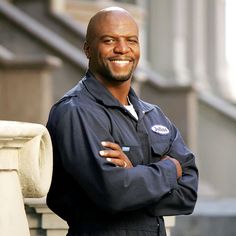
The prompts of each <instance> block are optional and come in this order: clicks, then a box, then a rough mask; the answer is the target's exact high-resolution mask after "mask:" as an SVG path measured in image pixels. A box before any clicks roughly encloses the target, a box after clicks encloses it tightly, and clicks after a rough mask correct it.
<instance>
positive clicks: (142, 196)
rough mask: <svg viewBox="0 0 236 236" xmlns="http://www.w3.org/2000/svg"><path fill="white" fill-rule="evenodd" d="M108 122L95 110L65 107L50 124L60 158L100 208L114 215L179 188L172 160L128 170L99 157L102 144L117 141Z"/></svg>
mask: <svg viewBox="0 0 236 236" xmlns="http://www.w3.org/2000/svg"><path fill="white" fill-rule="evenodd" d="M105 119H107V118H106V117H105V116H104V115H102V114H97V113H96V114H95V113H94V111H93V110H92V109H87V110H86V111H85V110H83V109H82V108H79V107H73V106H70V108H68V106H67V108H66V107H63V106H62V108H59V109H58V108H54V109H53V110H52V111H51V114H50V117H49V121H48V124H47V127H48V129H49V132H50V134H51V137H52V139H53V143H54V152H55V153H57V155H58V156H57V157H56V158H57V159H58V158H59V159H60V161H61V162H62V164H63V166H64V168H65V170H66V172H67V173H69V174H70V175H71V176H72V177H73V179H74V180H75V181H76V183H77V184H78V185H79V186H80V187H82V188H83V189H84V190H85V192H86V193H87V195H88V197H89V198H90V199H91V200H92V201H94V203H95V204H96V205H98V206H99V207H101V208H103V209H104V210H107V211H109V212H112V213H114V212H118V211H125V210H134V209H139V208H143V207H147V206H149V205H150V204H154V203H156V202H158V201H159V200H160V199H164V196H165V195H166V194H169V193H170V192H173V191H174V189H176V188H177V187H178V186H179V184H178V183H177V180H176V168H175V165H174V164H173V163H172V161H170V160H165V161H162V162H157V163H153V164H151V165H149V166H144V165H138V166H136V167H134V168H131V169H124V168H119V167H115V166H114V165H113V164H111V163H110V162H107V161H106V159H105V158H102V157H101V156H99V151H100V150H101V149H103V147H102V145H101V141H104V140H106V141H114V140H113V138H112V136H111V134H110V129H111V127H109V121H108V120H107V121H106V120H105ZM156 207H157V208H158V205H156Z"/></svg>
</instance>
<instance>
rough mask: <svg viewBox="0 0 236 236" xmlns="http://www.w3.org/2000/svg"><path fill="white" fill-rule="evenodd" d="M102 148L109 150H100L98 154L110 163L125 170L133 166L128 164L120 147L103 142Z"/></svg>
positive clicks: (127, 159)
mask: <svg viewBox="0 0 236 236" xmlns="http://www.w3.org/2000/svg"><path fill="white" fill-rule="evenodd" d="M102 146H103V147H106V148H109V149H106V150H101V151H100V152H99V154H100V155H101V156H102V157H104V158H106V160H107V161H109V162H112V163H113V164H115V165H116V166H119V167H123V168H126V169H129V168H132V167H133V165H132V163H131V162H130V160H129V158H128V157H127V156H126V155H125V153H124V152H123V151H122V149H121V147H120V146H119V145H118V144H116V143H112V142H108V141H103V142H102Z"/></svg>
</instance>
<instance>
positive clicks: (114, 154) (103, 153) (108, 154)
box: [99, 150, 120, 158]
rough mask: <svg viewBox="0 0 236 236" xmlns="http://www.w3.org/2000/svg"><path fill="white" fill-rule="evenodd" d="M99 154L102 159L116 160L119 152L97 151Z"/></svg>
mask: <svg viewBox="0 0 236 236" xmlns="http://www.w3.org/2000/svg"><path fill="white" fill-rule="evenodd" d="M99 154H100V156H102V157H111V158H118V157H119V156H120V152H119V151H114V150H101V151H99Z"/></svg>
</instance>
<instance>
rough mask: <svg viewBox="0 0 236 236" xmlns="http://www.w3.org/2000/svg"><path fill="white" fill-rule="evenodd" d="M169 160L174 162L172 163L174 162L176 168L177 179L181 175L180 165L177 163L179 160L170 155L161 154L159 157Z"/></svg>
mask: <svg viewBox="0 0 236 236" xmlns="http://www.w3.org/2000/svg"><path fill="white" fill-rule="evenodd" d="M167 159H168V160H171V161H172V162H174V164H175V167H176V170H177V179H179V178H180V177H182V167H181V165H180V163H179V161H178V160H176V159H175V158H172V157H170V156H167V155H166V156H163V157H162V158H161V161H162V160H167Z"/></svg>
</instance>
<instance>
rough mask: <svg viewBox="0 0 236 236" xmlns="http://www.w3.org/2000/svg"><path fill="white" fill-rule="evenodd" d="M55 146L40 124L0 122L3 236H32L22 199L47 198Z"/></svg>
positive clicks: (0, 218)
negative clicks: (53, 146) (53, 147)
mask: <svg viewBox="0 0 236 236" xmlns="http://www.w3.org/2000/svg"><path fill="white" fill-rule="evenodd" d="M51 174H52V146H51V140H50V136H49V134H48V131H47V129H46V128H45V127H44V126H43V125H40V124H33V123H23V122H15V121H0V209H1V210H0V235H1V236H16V235H17V236H29V235H30V232H29V225H28V222H27V218H26V213H25V209H24V201H23V198H24V197H27V198H33V197H34V198H39V197H43V196H45V195H46V194H47V192H48V189H49V186H50V182H51Z"/></svg>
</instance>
